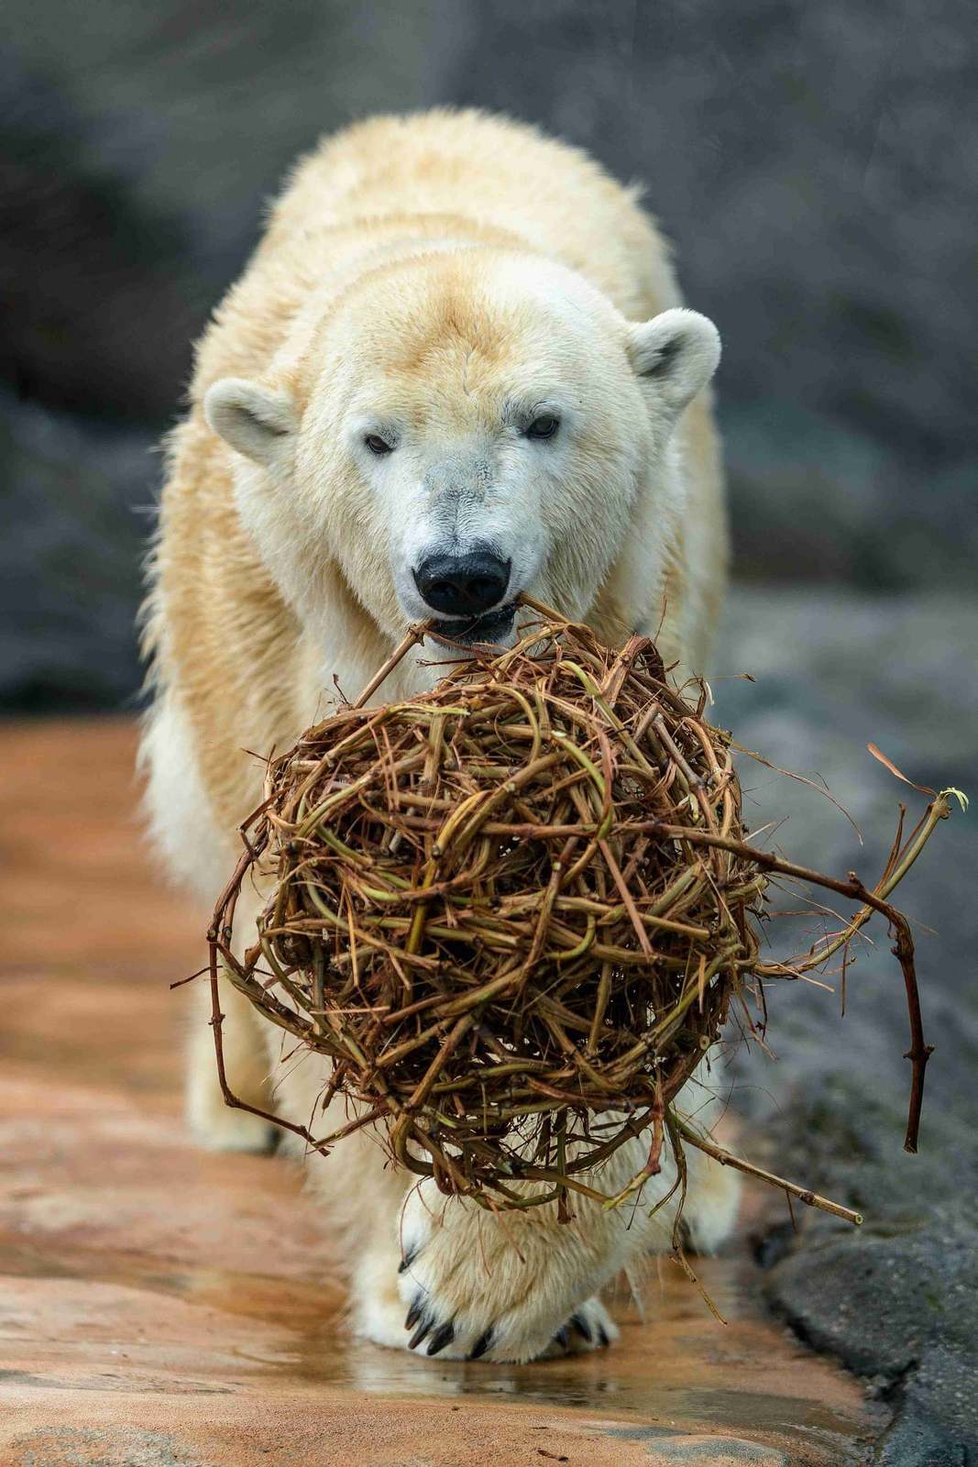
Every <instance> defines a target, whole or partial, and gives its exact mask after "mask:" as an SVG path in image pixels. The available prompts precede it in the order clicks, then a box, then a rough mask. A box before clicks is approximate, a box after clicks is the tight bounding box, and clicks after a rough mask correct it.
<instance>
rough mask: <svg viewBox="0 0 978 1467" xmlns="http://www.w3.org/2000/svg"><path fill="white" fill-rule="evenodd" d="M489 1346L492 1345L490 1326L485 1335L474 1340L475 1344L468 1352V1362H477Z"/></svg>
mask: <svg viewBox="0 0 978 1467" xmlns="http://www.w3.org/2000/svg"><path fill="white" fill-rule="evenodd" d="M491 1344H492V1326H491V1325H490V1327H489V1329H487V1330H486V1332H485V1334H481V1335H480V1336H479V1338H478V1339H477V1340H476V1342H475V1344H474V1345H473V1346H472V1348H471V1350H470V1351H469V1359H470V1360H479V1359H481V1357H482V1356H483V1355H484V1354H485V1353H486V1351H487V1350H488V1348H489V1346H490V1345H491Z"/></svg>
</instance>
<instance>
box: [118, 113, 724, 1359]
mask: <svg viewBox="0 0 978 1467" xmlns="http://www.w3.org/2000/svg"><path fill="white" fill-rule="evenodd" d="M719 351H720V348H719V339H718V335H717V332H716V329H715V327H714V326H713V325H712V323H711V322H709V321H708V320H706V319H705V318H704V317H703V316H701V315H698V314H696V313H695V312H693V311H689V310H686V309H684V308H683V307H682V305H681V301H680V295H679V291H678V287H677V285H676V281H675V278H674V275H673V271H672V268H671V265H670V262H669V257H668V252H667V250H666V247H665V245H664V244H663V241H662V239H661V238H660V236H659V234H658V233H657V231H656V229H655V226H654V225H653V223H652V221H651V219H650V218H649V217H648V216H647V215H646V214H645V213H644V212H643V211H642V209H641V208H640V207H639V205H638V203H637V201H636V193H635V191H634V190H630V189H625V188H622V187H621V186H620V185H618V184H617V183H615V182H614V181H613V180H612V179H611V178H609V177H608V176H607V175H606V174H605V173H604V172H603V171H602V170H601V169H600V168H599V167H598V166H597V165H596V164H595V163H594V162H592V161H591V160H590V159H589V158H588V157H587V156H585V155H584V154H583V153H581V152H578V151H576V150H574V149H572V148H570V147H567V146H564V145H562V144H561V143H558V142H555V141H552V140H549V139H547V138H545V137H543V136H542V135H540V134H539V133H538V132H536V131H535V130H533V129H531V128H529V127H526V126H522V125H520V124H517V123H514V122H511V121H507V120H504V119H501V118H497V117H493V116H488V115H485V114H482V113H477V112H452V111H436V112H431V113H427V114H424V115H419V116H408V117H380V118H376V119H373V120H370V121H367V122H365V123H362V124H359V125H357V126H354V127H352V128H350V129H349V130H348V131H345V132H342V133H340V134H339V135H338V136H336V137H334V138H332V139H328V140H326V141H325V142H324V143H323V144H322V145H321V146H320V147H319V149H318V150H317V151H315V152H314V153H313V154H312V155H311V156H309V157H308V158H306V159H305V160H304V161H302V162H300V164H299V166H298V167H297V169H296V170H295V172H294V174H293V175H292V178H291V181H290V182H289V184H288V186H287V188H286V189H285V192H284V193H283V195H282V197H281V198H280V199H279V200H278V202H277V204H276V205H275V208H274V209H273V211H272V213H271V216H270V219H269V223H268V228H267V231H266V233H265V236H264V239H263V240H262V242H261V244H260V246H259V248H258V249H257V251H256V253H255V255H254V258H253V259H252V261H251V263H250V264H249V266H248V268H247V270H246V271H245V273H244V275H243V276H242V278H241V280H240V281H239V282H238V283H237V284H236V285H235V286H234V288H233V289H232V290H231V291H230V293H229V294H228V296H227V298H226V299H225V301H224V303H223V304H222V305H221V307H220V308H219V310H218V312H217V314H216V316H215V318H214V321H213V323H212V324H211V326H210V327H209V329H208V330H207V332H206V333H205V335H204V337H203V340H202V341H201V343H200V346H199V350H198V354H197V359H196V371H195V375H194V379H193V385H192V390H191V401H190V408H189V411H188V413H187V416H186V418H185V419H184V421H183V422H182V423H181V424H180V425H179V427H177V429H176V430H175V432H174V433H173V434H172V436H171V438H170V440H169V445H168V450H169V451H168V474H167V482H166V486H165V489H164V492H163V497H162V503H161V507H160V515H159V527H158V533H157V537H156V542H155V547H154V551H153V555H152V559H151V566H150V575H149V590H148V596H147V601H146V608H145V623H144V637H145V652H146V656H147V659H148V661H149V665H150V680H151V687H152V698H153V701H152V708H151V710H150V712H149V714H148V716H147V720H146V724H145V729H144V738H143V758H144V763H145V768H146V770H147V799H148V806H149V812H150V818H151V823H152V828H153V831H154V833H155V837H156V840H157V842H158V844H159V846H160V848H161V850H162V852H163V854H164V856H165V857H166V859H167V861H168V862H169V865H170V867H171V869H172V870H173V872H175V873H176V874H177V876H179V877H180V878H182V879H183V880H185V881H186V882H187V883H189V885H190V886H191V887H192V888H193V889H194V890H195V891H196V893H197V894H198V896H199V897H200V898H202V899H203V900H204V901H205V902H206V903H212V902H213V901H214V899H215V897H216V895H217V893H218V892H219V891H220V889H221V887H222V885H223V883H224V881H225V880H226V879H227V877H228V875H229V873H230V871H231V869H232V867H233V863H234V861H235V859H236V856H237V853H238V840H237V836H236V827H237V826H238V824H239V822H240V821H241V820H242V819H243V817H244V816H245V815H246V814H247V813H248V812H249V811H250V810H251V809H252V807H253V806H254V805H255V804H256V803H257V801H258V799H259V798H260V787H261V775H262V768H261V764H260V762H259V761H258V760H257V759H256V758H255V757H254V751H258V752H259V753H265V752H268V751H270V750H271V749H273V748H276V749H278V750H280V751H281V750H283V749H285V748H286V747H288V746H289V745H290V744H291V743H292V742H293V741H294V740H295V738H296V737H297V736H298V734H299V733H300V732H301V731H302V730H303V729H304V728H306V727H307V726H308V725H309V724H310V723H311V722H313V720H314V719H316V718H317V717H321V716H323V715H324V714H325V713H326V712H327V711H328V709H329V706H330V703H331V702H333V701H334V700H335V699H336V698H337V697H338V696H339V694H338V692H337V689H339V690H340V692H341V693H342V694H344V695H350V696H352V695H355V694H357V693H358V692H359V691H360V688H361V687H362V686H364V685H365V684H366V682H367V681H368V679H369V677H370V676H371V674H372V673H373V672H374V671H375V670H376V669H377V668H378V667H379V666H380V665H381V664H382V663H383V662H384V660H385V659H386V658H387V656H388V655H389V653H390V651H391V649H392V648H393V646H394V645H395V644H396V643H397V642H398V641H400V639H401V638H402V636H403V634H404V631H405V629H406V627H407V626H408V625H409V624H410V623H412V622H415V621H417V620H419V619H421V618H427V617H434V618H436V619H438V620H439V622H440V623H441V624H442V625H443V626H444V628H445V630H446V631H448V632H449V633H450V634H451V635H452V636H453V637H455V638H456V639H458V640H461V641H463V642H464V641H465V640H467V639H468V640H477V641H490V642H497V643H501V644H505V643H510V642H511V641H512V639H513V637H514V636H515V635H516V632H517V625H518V612H517V610H516V607H515V603H516V599H517V597H518V595H519V593H520V592H521V591H528V592H531V593H532V594H533V595H534V596H536V597H538V598H540V599H542V600H544V601H546V602H549V603H551V604H554V605H556V606H558V607H560V609H561V610H562V611H564V612H565V613H566V614H568V615H570V616H571V617H574V618H580V619H585V620H587V621H588V622H589V623H590V624H591V625H592V626H593V627H594V628H595V630H596V631H597V632H598V633H599V635H601V636H602V637H603V638H605V639H606V640H609V641H614V640H620V639H623V638H624V637H625V636H627V635H628V634H629V633H630V632H631V631H632V630H634V629H639V630H642V631H647V632H651V633H653V634H656V635H657V637H658V639H659V643H660V647H661V648H662V651H663V653H664V654H665V657H666V660H667V662H668V661H671V660H675V661H677V662H679V663H680V664H681V665H682V667H683V668H685V669H689V670H691V671H700V670H702V669H703V667H704V664H705V659H706V656H707V652H708V646H709V640H710V634H711V630H712V627H713V623H714V621H715V618H716V615H717V611H718V607H719V603H720V598H721V594H722V590H723V582H724V569H725V557H726V534H725V519H724V509H723V490H722V475H721V469H720V463H719V454H718V448H717V441H716V437H715V434H714V429H713V426H712V421H711V413H710V401H709V396H708V383H709V381H710V378H711V376H712V374H713V372H714V369H715V368H716V365H717V361H718V358H719ZM430 661H431V658H430V656H429V657H428V658H427V659H426V658H425V657H424V656H419V657H418V658H417V659H416V660H415V661H414V662H413V663H410V664H407V665H402V667H401V668H400V669H399V671H398V674H397V675H396V676H394V677H392V678H391V679H390V680H389V681H388V683H387V684H385V686H384V687H383V688H382V689H381V690H380V691H379V692H378V694H377V697H378V698H381V697H385V698H391V697H401V696H407V695H409V694H411V693H413V692H416V691H417V690H419V689H420V688H421V687H423V686H426V685H428V684H429V683H430V682H431V681H432V679H433V677H434V675H435V674H434V673H433V672H432V670H431V667H430V665H429V664H430ZM254 900H255V902H257V900H258V898H257V896H256V897H255V898H254ZM256 912H257V907H256ZM249 920H250V919H249ZM244 925H245V924H244V914H242V913H241V912H240V911H239V921H238V923H237V926H238V928H239V930H240V929H241V928H242V927H243V926H244ZM201 997H204V995H201ZM222 1003H223V1008H224V1012H225V1015H226V1018H225V1023H224V1036H225V1050H226V1055H227V1063H228V1072H229V1077H230V1081H231V1084H232V1087H233V1088H234V1089H235V1090H236V1092H237V1093H238V1094H239V1095H240V1096H241V1097H242V1098H243V1099H245V1100H248V1101H250V1102H251V1103H252V1104H257V1105H260V1106H263V1107H267V1106H268V1105H272V1104H273V1105H274V1106H275V1107H276V1108H277V1111H278V1113H279V1114H281V1115H285V1116H289V1117H291V1118H292V1119H294V1120H297V1121H301V1122H308V1121H309V1120H310V1117H312V1116H314V1115H315V1112H316V1103H317V1099H318V1096H319V1094H320V1092H321V1090H322V1087H323V1084H324V1072H323V1069H322V1062H321V1061H320V1060H318V1059H317V1058H316V1057H314V1056H312V1055H308V1054H307V1055H304V1056H295V1055H292V1056H290V1057H285V1058H284V1059H283V1055H282V1050H281V1042H280V1031H278V1030H277V1029H275V1030H273V1029H272V1026H270V1025H267V1026H266V1025H263V1023H262V1022H261V1021H260V1020H259V1019H258V1018H257V1017H256V1016H255V1014H254V1012H253V1011H252V1010H251V1009H250V1008H249V1007H248V1005H247V1003H246V1002H245V1001H244V1000H243V999H241V998H240V996H239V995H237V994H236V993H235V991H234V990H233V989H230V988H229V989H228V991H227V992H225V993H224V996H223V1000H222ZM189 1059H190V1063H189V1068H188V1082H187V1113H188V1118H189V1124H190V1126H191V1128H192V1130H193V1132H194V1133H195V1135H196V1136H197V1137H198V1139H199V1140H200V1141H201V1142H202V1143H203V1144H204V1145H205V1146H211V1147H226V1148H244V1149H259V1148H263V1147H265V1146H266V1145H267V1144H268V1142H269V1127H268V1125H267V1123H266V1122H264V1121H263V1120H261V1119H260V1118H258V1117H256V1116H255V1115H253V1114H249V1113H247V1112H243V1111H236V1110H233V1109H229V1108H227V1107H225V1105H224V1104H223V1102H222V1098H221V1093H220V1090H219V1088H218V1085H217V1079H216V1074H215V1066H214V1057H213V1052H212V1039H211V1033H210V1030H209V1027H208V1024H207V1021H206V1016H205V1014H204V1012H203V1009H202V1010H201V1012H200V1014H199V1016H198V1018H197V1021H196V1022H195V1023H194V1024H193V1025H192V1035H191V1043H190V1056H189ZM710 1095H711V1084H710V1080H709V1077H708V1076H706V1075H705V1074H704V1075H701V1076H700V1077H699V1078H698V1079H697V1080H694V1081H692V1082H690V1083H689V1085H688V1086H687V1089H686V1091H685V1092H684V1103H685V1106H686V1110H687V1113H688V1114H690V1115H699V1116H701V1117H702V1118H703V1119H704V1120H706V1119H707V1118H708V1115H709V1107H710V1104H711V1100H710ZM324 1124H325V1125H326V1126H327V1129H331V1124H330V1117H329V1116H327V1117H326V1118H325V1120H324ZM646 1150H647V1140H645V1141H643V1140H642V1139H641V1138H640V1139H638V1140H636V1141H635V1142H632V1143H629V1144H628V1145H627V1146H625V1147H623V1148H622V1149H621V1150H620V1151H619V1152H618V1153H617V1154H616V1156H615V1157H614V1158H613V1159H612V1160H611V1161H610V1162H608V1163H607V1164H606V1165H605V1167H604V1169H603V1171H602V1172H601V1174H600V1176H598V1177H596V1178H595V1179H594V1184H595V1185H596V1186H597V1187H598V1188H599V1189H600V1190H602V1191H604V1192H609V1191H612V1190H615V1189H617V1188H618V1187H619V1186H621V1185H622V1184H623V1182H624V1181H625V1180H627V1178H628V1177H629V1176H630V1175H632V1174H633V1173H634V1172H635V1171H637V1170H638V1168H639V1167H640V1166H641V1164H642V1161H643V1160H644V1157H645V1152H646ZM688 1165H689V1196H688V1201H687V1206H686V1213H685V1224H686V1227H687V1229H688V1232H689V1235H690V1237H691V1239H692V1241H693V1243H694V1244H695V1245H696V1246H697V1247H699V1248H701V1249H711V1248H713V1247H715V1246H716V1245H717V1244H718V1243H719V1242H720V1241H721V1240H722V1239H723V1238H724V1237H725V1236H726V1234H727V1233H728V1232H729V1231H730V1229H731V1227H732V1225H733V1220H734V1216H735V1212H736V1201H737V1187H736V1182H735V1179H734V1178H733V1176H732V1174H730V1173H729V1172H728V1171H726V1170H724V1169H722V1168H720V1167H718V1166H716V1164H715V1163H713V1162H710V1161H709V1160H707V1158H705V1157H704V1156H703V1155H702V1154H701V1153H699V1152H691V1153H690V1154H689V1157H688ZM675 1166H676V1164H675V1160H674V1159H673V1158H672V1157H671V1156H670V1157H667V1158H666V1159H665V1161H664V1164H663V1168H662V1173H661V1175H660V1176H659V1177H657V1178H654V1179H652V1180H651V1181H650V1182H649V1183H647V1185H646V1187H645V1190H644V1192H643V1194H642V1197H641V1200H640V1203H639V1205H637V1206H634V1207H633V1206H628V1207H625V1208H622V1209H619V1210H617V1211H608V1210H603V1209H602V1208H600V1207H598V1206H595V1205H594V1204H592V1203H590V1202H587V1201H578V1202H576V1203H575V1211H576V1215H575V1217H574V1219H573V1221H571V1222H570V1223H561V1222H558V1221H557V1219H556V1217H555V1216H554V1214H553V1211H552V1210H551V1209H549V1208H541V1209H533V1210H530V1211H528V1212H526V1213H522V1212H520V1213H512V1212H507V1213H503V1214H501V1215H495V1214H493V1213H490V1212H486V1211H484V1210H483V1209H481V1208H479V1207H478V1206H477V1205H475V1204H474V1203H472V1202H471V1201H469V1200H465V1199H458V1198H452V1199H446V1198H445V1197H444V1196H442V1195H441V1194H440V1193H438V1192H436V1191H433V1190H432V1188H431V1187H430V1185H429V1184H427V1183H423V1184H422V1185H420V1186H418V1185H416V1184H415V1183H414V1179H413V1178H408V1177H407V1176H405V1175H400V1174H398V1173H397V1172H396V1171H394V1170H391V1169H389V1168H385V1165H384V1161H383V1156H382V1153H381V1150H380V1148H379V1146H378V1145H377V1143H376V1138H371V1136H370V1135H369V1134H364V1133H361V1134H360V1135H358V1137H356V1138H350V1139H349V1140H348V1141H346V1142H345V1143H343V1144H342V1145H339V1146H338V1147H337V1148H336V1150H335V1152H334V1153H333V1155H332V1156H331V1157H330V1158H329V1159H328V1160H324V1159H323V1158H322V1157H320V1156H318V1155H314V1156H313V1157H312V1160H311V1164H310V1182H311V1186H312V1188H313V1191H314V1196H315V1198H316V1199H317V1201H318V1203H319V1204H320V1205H321V1206H322V1207H323V1208H324V1209H325V1210H326V1211H327V1212H328V1213H329V1215H330V1218H331V1226H333V1227H334V1228H336V1229H337V1230H339V1232H340V1234H341V1236H344V1237H345V1239H346V1246H347V1259H348V1264H349V1274H350V1283H351V1314H352V1323H353V1326H354V1328H355V1330H356V1331H358V1332H359V1333H360V1334H361V1335H364V1336H366V1337H367V1338H369V1339H371V1340H374V1341H376V1342H378V1343H381V1344H384V1345H391V1346H400V1347H402V1348H403V1347H407V1348H410V1349H414V1350H416V1351H421V1350H423V1351H425V1352H426V1353H428V1354H440V1355H441V1356H442V1357H455V1358H478V1357H485V1358H487V1359H491V1360H493V1359H494V1360H513V1361H522V1360H529V1359H533V1358H535V1357H537V1356H540V1355H543V1354H547V1353H553V1352H554V1351H559V1350H564V1349H589V1348H598V1347H600V1346H602V1345H606V1344H608V1343H609V1342H610V1341H611V1340H612V1339H613V1338H614V1337H615V1334H616V1329H615V1326H614V1324H613V1322H612V1320H611V1318H610V1316H609V1314H608V1313H607V1311H606V1309H605V1307H604V1306H603V1304H602V1303H601V1302H600V1300H599V1299H598V1297H597V1295H598V1291H599V1290H601V1288H602V1287H603V1286H604V1285H605V1284H606V1283H608V1281H609V1280H610V1279H612V1277H613V1276H614V1275H615V1274H616V1273H617V1272H618V1271H619V1270H620V1269H622V1268H623V1267H630V1266H632V1265H634V1264H635V1263H636V1262H637V1260H638V1259H639V1258H640V1257H641V1256H642V1255H643V1254H648V1253H650V1252H654V1251H656V1250H660V1251H661V1250H662V1249H664V1248H668V1247H669V1246H670V1237H671V1228H672V1221H673V1218H674V1216H675V1207H676V1195H673V1196H672V1197H671V1198H670V1199H669V1201H668V1202H667V1203H666V1204H665V1205H663V1206H662V1207H660V1208H658V1209H656V1208H655V1204H656V1202H661V1201H662V1199H663V1198H664V1197H666V1195H667V1194H668V1192H669V1189H670V1188H671V1187H672V1184H673V1181H674V1180H675Z"/></svg>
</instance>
